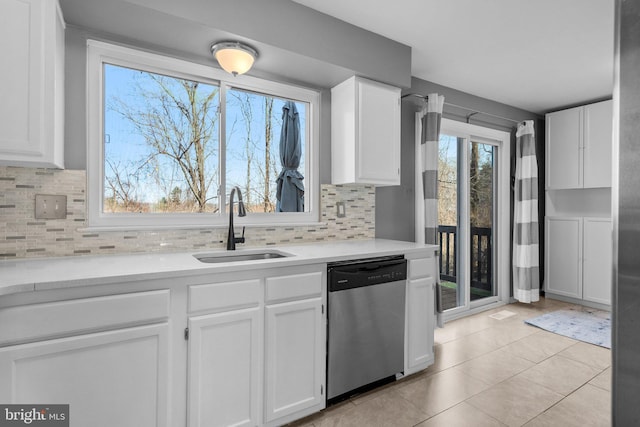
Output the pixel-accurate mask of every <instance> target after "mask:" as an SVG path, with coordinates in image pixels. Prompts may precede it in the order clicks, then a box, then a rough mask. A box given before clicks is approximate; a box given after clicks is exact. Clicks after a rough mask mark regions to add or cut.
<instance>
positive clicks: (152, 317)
mask: <svg viewBox="0 0 640 427" xmlns="http://www.w3.org/2000/svg"><path fill="white" fill-rule="evenodd" d="M169 307H170V305H169V291H168V290H160V291H150V292H137V293H130V294H121V295H109V296H103V297H94V298H79V299H74V300H69V301H57V302H49V303H42V304H33V305H23V306H17V307H8V308H3V309H0V325H2V326H3V327H2V328H0V346H2V345H7V344H10V343H18V342H28V341H38V340H43V339H47V338H51V337H59V336H64V335H77V334H83V333H86V332H89V331H96V330H101V329H102V330H104V329H113V328H116V327H123V326H126V325H132V324H140V323H149V322H152V321H159V320H165V319H167V318H168V317H169Z"/></svg>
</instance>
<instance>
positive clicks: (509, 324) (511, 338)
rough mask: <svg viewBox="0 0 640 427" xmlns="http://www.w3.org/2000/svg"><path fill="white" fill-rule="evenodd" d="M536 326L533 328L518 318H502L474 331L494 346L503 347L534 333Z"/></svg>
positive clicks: (536, 330)
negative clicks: (489, 326) (496, 323)
mask: <svg viewBox="0 0 640 427" xmlns="http://www.w3.org/2000/svg"><path fill="white" fill-rule="evenodd" d="M536 332H538V329H537V328H533V327H531V326H529V325H527V324H525V323H524V322H521V321H518V320H515V321H514V320H504V321H502V322H500V324H498V325H496V326H495V327H493V328H490V329H484V330H482V331H480V332H477V333H475V334H474V335H478V336H479V337H481V338H484V339H485V340H487V341H489V342H491V343H494V344H495V346H496V347H498V348H500V347H504V346H506V345H509V344H511V343H513V342H515V341H518V340H521V339H522V338H524V337H526V336H529V335H532V334H535V333H536Z"/></svg>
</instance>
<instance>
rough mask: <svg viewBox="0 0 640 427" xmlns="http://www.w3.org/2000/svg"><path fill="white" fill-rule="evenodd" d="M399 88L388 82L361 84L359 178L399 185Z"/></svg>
mask: <svg viewBox="0 0 640 427" xmlns="http://www.w3.org/2000/svg"><path fill="white" fill-rule="evenodd" d="M398 94H399V93H398V90H397V89H396V88H389V87H388V86H386V85H384V86H383V85H379V84H375V83H369V82H366V83H365V82H362V81H360V82H359V83H358V95H359V99H358V105H359V106H360V109H359V114H358V134H359V137H358V138H357V144H359V145H361V147H358V148H357V149H356V152H357V153H358V156H359V158H358V162H357V165H358V171H357V180H358V181H359V182H371V183H379V184H380V183H382V184H399V183H400V182H399V173H400V169H399V167H400V166H399V165H400V161H399V160H400V145H399V143H398V135H399V130H400V123H399V117H400V106H399V102H400V101H399V97H398Z"/></svg>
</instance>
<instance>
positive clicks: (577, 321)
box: [525, 310, 611, 348]
mask: <svg viewBox="0 0 640 427" xmlns="http://www.w3.org/2000/svg"><path fill="white" fill-rule="evenodd" d="M525 323H528V324H530V325H533V326H537V327H538V328H542V329H544V330H547V331H549V332H553V333H556V334H559V335H564V336H565V337H569V338H573V339H576V340H579V341H584V342H588V343H590V344H595V345H599V346H600V347H606V348H611V313H608V312H606V311H600V310H590V311H581V310H558V311H554V312H551V313H547V314H543V315H542V316H538V317H534V318H532V319H527V320H525Z"/></svg>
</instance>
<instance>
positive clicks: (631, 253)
mask: <svg viewBox="0 0 640 427" xmlns="http://www.w3.org/2000/svg"><path fill="white" fill-rule="evenodd" d="M639 28H640V3H639V2H637V1H624V0H617V1H616V75H615V88H614V97H613V100H614V136H615V134H616V132H617V135H618V136H617V138H615V137H614V156H613V157H614V168H613V170H614V177H613V189H612V213H613V227H614V228H613V238H614V245H613V248H614V249H613V262H614V265H613V295H612V297H613V299H612V308H613V335H612V349H613V371H612V376H613V389H612V415H613V425H614V426H637V425H640V405H639V404H638V401H639V398H638V396H639V393H640V363H638V360H639V359H640V257H639V256H638V248H639V247H640V192H639V191H638V189H640V174H638V164H640V143H639V141H638V135H640V72H639V71H638V70H640V38H639V37H638V34H639V33H638V29H639ZM615 119H618V120H615ZM616 166H617V167H616Z"/></svg>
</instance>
